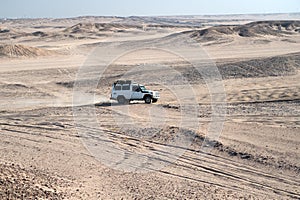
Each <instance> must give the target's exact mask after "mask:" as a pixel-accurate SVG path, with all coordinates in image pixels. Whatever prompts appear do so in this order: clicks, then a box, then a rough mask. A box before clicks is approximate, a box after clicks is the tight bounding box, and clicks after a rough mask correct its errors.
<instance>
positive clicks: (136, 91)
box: [110, 80, 159, 104]
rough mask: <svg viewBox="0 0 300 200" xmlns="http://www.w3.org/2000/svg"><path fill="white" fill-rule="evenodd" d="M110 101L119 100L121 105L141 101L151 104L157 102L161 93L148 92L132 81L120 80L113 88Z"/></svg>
mask: <svg viewBox="0 0 300 200" xmlns="http://www.w3.org/2000/svg"><path fill="white" fill-rule="evenodd" d="M110 99H114V100H117V101H118V102H119V103H120V104H126V103H129V102H130V101H134V100H139V101H140V100H141V101H145V103H147V104H150V103H151V101H152V103H155V102H157V100H158V99H159V92H157V91H151V90H147V89H146V88H145V86H143V85H139V84H137V83H133V82H132V81H130V80H118V81H116V82H115V83H114V84H113V86H112V91H111V97H110Z"/></svg>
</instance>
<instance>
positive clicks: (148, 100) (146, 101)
mask: <svg viewBox="0 0 300 200" xmlns="http://www.w3.org/2000/svg"><path fill="white" fill-rule="evenodd" d="M151 100H152V99H151V97H150V96H146V97H145V103H147V104H150V103H151Z"/></svg>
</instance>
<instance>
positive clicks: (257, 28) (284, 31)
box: [188, 21, 300, 41]
mask: <svg viewBox="0 0 300 200" xmlns="http://www.w3.org/2000/svg"><path fill="white" fill-rule="evenodd" d="M188 33H190V32H188ZM299 33H300V21H259V22H252V23H248V24H245V25H238V26H226V25H224V26H216V27H211V28H207V29H203V30H199V31H192V32H191V37H192V38H195V39H197V40H199V41H212V40H218V39H219V38H220V37H226V36H231V35H238V36H240V37H260V36H269V35H271V36H283V35H292V34H299Z"/></svg>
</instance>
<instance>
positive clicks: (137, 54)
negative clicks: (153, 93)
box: [0, 14, 300, 199]
mask: <svg viewBox="0 0 300 200" xmlns="http://www.w3.org/2000/svg"><path fill="white" fill-rule="evenodd" d="M299 20H300V17H299V15H297V14H294V15H267V16H262V15H258V16H256V15H245V16H243V15H239V16H194V17H192V16H191V17H188V16H186V17H183V16H173V17H127V18H121V17H77V18H68V19H14V20H13V19H5V20H4V19H2V20H0V74H1V77H0V96H1V98H0V134H1V140H0V143H1V144H0V172H1V173H0V198H1V199H30V198H32V199H299V198H300V149H299V144H300V137H299V133H300V131H299V130H300V104H299V102H300V83H299V80H300V21H299ZM185 39H187V40H189V41H193V43H192V44H190V43H187V42H186V41H185ZM144 47H145V48H144ZM152 47H153V48H152ZM157 47H158V48H157ZM164 48H165V49H168V50H170V49H171V50H172V51H165V50H164ZM173 50H174V52H176V51H178V52H180V51H182V53H183V55H187V56H188V59H187V60H186V59H185V58H183V57H179V56H176V55H175V54H174V53H172V52H173ZM198 50H199V51H198ZM122 53H123V54H122ZM124 53H125V54H124ZM190 61H191V62H190ZM191 63H193V64H194V65H197V66H204V67H207V66H209V67H210V66H211V67H214V68H215V69H217V71H218V73H219V78H221V80H220V82H219V83H220V87H221V89H220V90H217V89H216V88H214V87H210V86H211V85H210V83H209V81H207V79H206V78H205V75H204V74H201V73H199V71H197V70H195V68H193V66H192V65H191ZM208 69H210V68H208ZM80 70H83V72H82V71H80ZM101 70H103V73H100V71H101ZM81 72H82V73H81ZM178 77H179V78H178ZM182 77H183V79H182V80H184V81H181V79H180V78H182ZM213 77H214V74H213ZM124 78H125V79H133V80H135V81H138V82H139V83H141V84H145V85H146V87H148V88H150V89H154V90H157V91H159V92H160V95H161V98H160V99H159V101H158V102H157V103H154V104H151V105H147V104H144V103H143V102H132V103H131V104H129V105H118V104H117V103H116V102H114V101H111V100H110V99H109V97H110V90H111V85H112V84H113V82H114V81H115V80H117V79H124ZM169 81H170V82H172V83H171V84H168V82H169ZM185 83H188V84H185ZM187 88H189V89H191V90H187ZM81 89H82V90H83V91H84V92H85V93H83V94H81V96H80V98H81V97H82V100H78V99H77V98H78V96H76V94H77V93H76V92H78V91H79V90H81ZM191 91H192V92H191ZM215 91H217V92H216V93H215ZM220 91H221V92H220ZM74 94H75V95H74ZM191 94H192V95H193V96H192V97H193V98H192V99H189V97H190V96H189V95H191ZM214 95H215V96H214ZM218 95H219V96H221V97H223V98H221V97H220V98H219V99H218ZM182 102H188V103H182ZM221 104H222V105H223V106H224V107H223V110H221V111H220V112H221V114H220V113H219V111H218V109H217V110H216V109H215V107H214V106H215V105H221ZM192 105H193V106H194V107H192ZM195 108H196V109H195ZM183 113H187V116H186V119H187V122H186V124H185V123H182V120H183V118H184V117H183V115H184V114H183ZM193 114H194V115H193ZM215 115H218V116H221V118H214V116H215ZM218 120H219V121H218ZM220 124H221V125H220ZM215 126H218V127H217V128H216V129H218V128H219V129H218V131H217V135H213V134H212V135H211V134H209V132H210V131H211V128H212V129H213V128H215ZM82 130H83V131H82ZM181 134H182V137H180V136H181ZM178 138H179V139H178Z"/></svg>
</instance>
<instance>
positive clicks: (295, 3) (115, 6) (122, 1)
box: [0, 0, 300, 18]
mask: <svg viewBox="0 0 300 200" xmlns="http://www.w3.org/2000/svg"><path fill="white" fill-rule="evenodd" d="M295 12H300V0H0V18H64V17H77V16H169V15H214V14H261V13H295Z"/></svg>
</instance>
